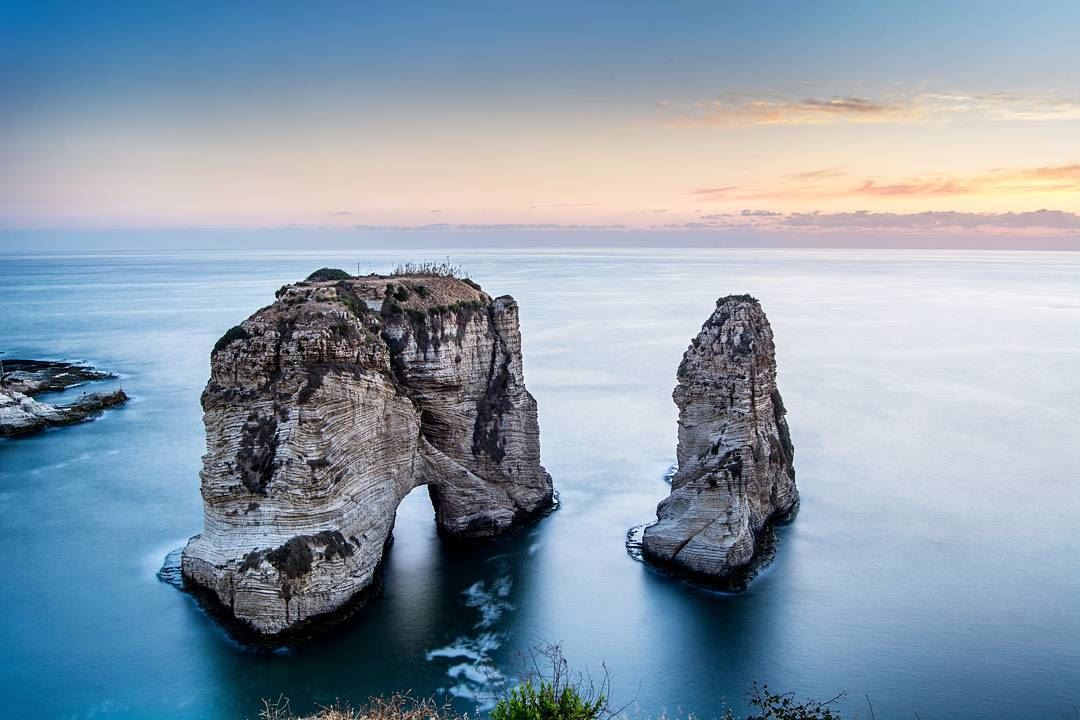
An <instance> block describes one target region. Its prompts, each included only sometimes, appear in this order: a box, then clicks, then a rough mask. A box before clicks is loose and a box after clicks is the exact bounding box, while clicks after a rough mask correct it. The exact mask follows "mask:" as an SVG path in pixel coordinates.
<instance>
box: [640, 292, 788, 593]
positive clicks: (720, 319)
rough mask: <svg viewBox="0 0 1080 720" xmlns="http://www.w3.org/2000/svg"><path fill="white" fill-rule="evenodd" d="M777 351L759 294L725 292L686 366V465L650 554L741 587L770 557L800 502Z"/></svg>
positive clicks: (662, 508) (682, 368) (682, 406)
mask: <svg viewBox="0 0 1080 720" xmlns="http://www.w3.org/2000/svg"><path fill="white" fill-rule="evenodd" d="M774 353H775V351H774V346H773V335H772V328H771V327H770V326H769V321H768V319H767V318H766V317H765V313H764V312H763V311H762V309H761V305H760V304H759V303H758V301H757V300H755V299H754V298H752V297H750V296H749V295H730V296H728V297H725V298H721V299H720V300H719V301H717V303H716V310H715V311H714V312H713V314H712V316H711V317H710V318H709V319H708V321H706V322H705V324H704V325H703V326H702V328H701V332H700V333H699V334H698V336H697V337H696V338H694V340H693V342H692V343H691V344H690V347H689V348H688V349H687V350H686V353H685V354H684V355H683V360H682V363H681V364H680V365H679V371H678V385H677V386H676V387H675V392H674V394H673V398H674V400H675V404H676V405H677V406H678V407H679V445H678V452H677V454H678V471H677V472H676V473H675V475H674V477H673V478H672V482H671V494H670V495H669V496H668V497H667V498H665V499H664V500H663V501H662V502H661V503H660V505H659V506H658V507H657V509H656V515H657V522H656V523H655V524H653V525H650V526H649V527H647V528H646V529H645V532H644V536H643V538H642V545H641V551H642V556H643V557H644V559H645V560H647V561H650V562H652V563H654V564H656V565H658V566H661V567H663V568H666V569H668V570H671V571H673V572H674V573H676V574H680V575H685V576H689V577H691V578H693V579H696V580H700V581H705V582H707V583H709V584H712V585H717V586H721V587H725V588H728V589H741V588H742V587H744V586H745V583H746V582H747V580H748V579H749V577H750V576H751V575H752V574H753V570H754V568H755V567H756V566H758V565H759V564H760V562H761V561H762V560H767V559H768V558H767V555H768V548H769V546H770V542H769V540H770V538H771V526H772V524H774V523H776V522H778V521H780V520H783V519H786V518H788V517H790V516H792V515H793V513H794V512H795V510H796V508H797V506H798V501H799V494H798V491H797V490H796V488H795V469H794V467H793V465H792V459H793V456H794V448H793V447H792V444H791V437H790V435H789V432H788V425H787V421H786V420H785V419H784V414H785V409H784V403H783V401H782V400H781V398H780V393H779V391H778V390H777V389H776V361H775V357H774Z"/></svg>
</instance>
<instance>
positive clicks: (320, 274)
mask: <svg viewBox="0 0 1080 720" xmlns="http://www.w3.org/2000/svg"><path fill="white" fill-rule="evenodd" d="M351 277H352V275H350V274H349V273H347V272H345V271H344V270H338V269H337V268H328V267H324V268H319V269H318V270H316V271H315V272H313V273H311V274H310V275H308V276H307V280H306V282H328V281H330V280H348V279H349V278H351Z"/></svg>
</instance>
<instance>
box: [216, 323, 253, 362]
mask: <svg viewBox="0 0 1080 720" xmlns="http://www.w3.org/2000/svg"><path fill="white" fill-rule="evenodd" d="M250 337H251V333H249V332H248V331H247V330H245V329H244V328H242V327H240V326H239V325H233V326H232V327H231V328H229V329H228V330H226V331H225V334H224V335H222V336H221V337H220V338H218V341H217V342H216V343H214V349H213V350H211V351H210V354H211V355H213V354H214V353H216V352H217V351H218V350H221V349H222V348H224V347H226V346H228V345H229V343H231V342H233V341H234V340H247V339H249V338H250Z"/></svg>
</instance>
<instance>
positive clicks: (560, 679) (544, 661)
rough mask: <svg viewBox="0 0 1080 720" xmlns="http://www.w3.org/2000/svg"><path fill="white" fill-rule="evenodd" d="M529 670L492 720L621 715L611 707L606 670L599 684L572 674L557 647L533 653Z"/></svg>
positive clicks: (590, 719) (601, 719) (586, 719)
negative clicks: (542, 666) (543, 667)
mask: <svg viewBox="0 0 1080 720" xmlns="http://www.w3.org/2000/svg"><path fill="white" fill-rule="evenodd" d="M541 665H544V666H545V670H544V671H541V670H540V666H541ZM527 666H531V672H529V674H528V675H526V676H524V677H522V680H521V683H520V684H519V685H517V686H516V687H513V688H511V689H510V690H509V691H507V692H505V693H504V694H503V696H502V697H501V698H500V699H499V701H498V703H497V704H496V705H495V707H494V708H493V709H492V710H491V720H610V719H611V718H613V717H614V716H615V715H617V714H618V712H613V711H612V710H611V708H610V707H609V705H608V689H609V688H610V677H609V676H608V673H607V670H606V669H605V670H604V675H603V678H602V679H601V681H600V683H599V684H596V683H594V682H593V680H592V678H591V677H590V676H588V675H582V674H581V673H578V672H571V671H570V665H569V663H568V662H567V661H566V657H565V656H564V655H563V653H562V648H560V647H559V646H558V645H541V646H539V647H535V648H533V649H532V650H530V651H529V655H528V663H527Z"/></svg>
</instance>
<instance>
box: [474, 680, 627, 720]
mask: <svg viewBox="0 0 1080 720" xmlns="http://www.w3.org/2000/svg"><path fill="white" fill-rule="evenodd" d="M606 708H607V698H605V697H604V696H603V695H598V696H596V697H595V698H592V699H590V698H588V697H585V696H583V694H582V693H580V692H579V691H578V689H577V688H575V687H574V686H573V685H562V686H561V687H559V686H557V685H556V684H555V683H553V682H548V681H546V680H540V681H539V682H538V683H536V684H533V681H531V680H526V681H525V682H524V683H522V684H521V685H518V686H517V687H515V688H513V689H512V690H510V692H509V693H508V694H507V696H506V697H504V698H503V699H501V700H499V703H498V704H497V705H496V706H495V708H494V709H493V710H492V711H491V720H596V718H599V717H601V716H602V715H604V713H605V710H606Z"/></svg>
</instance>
